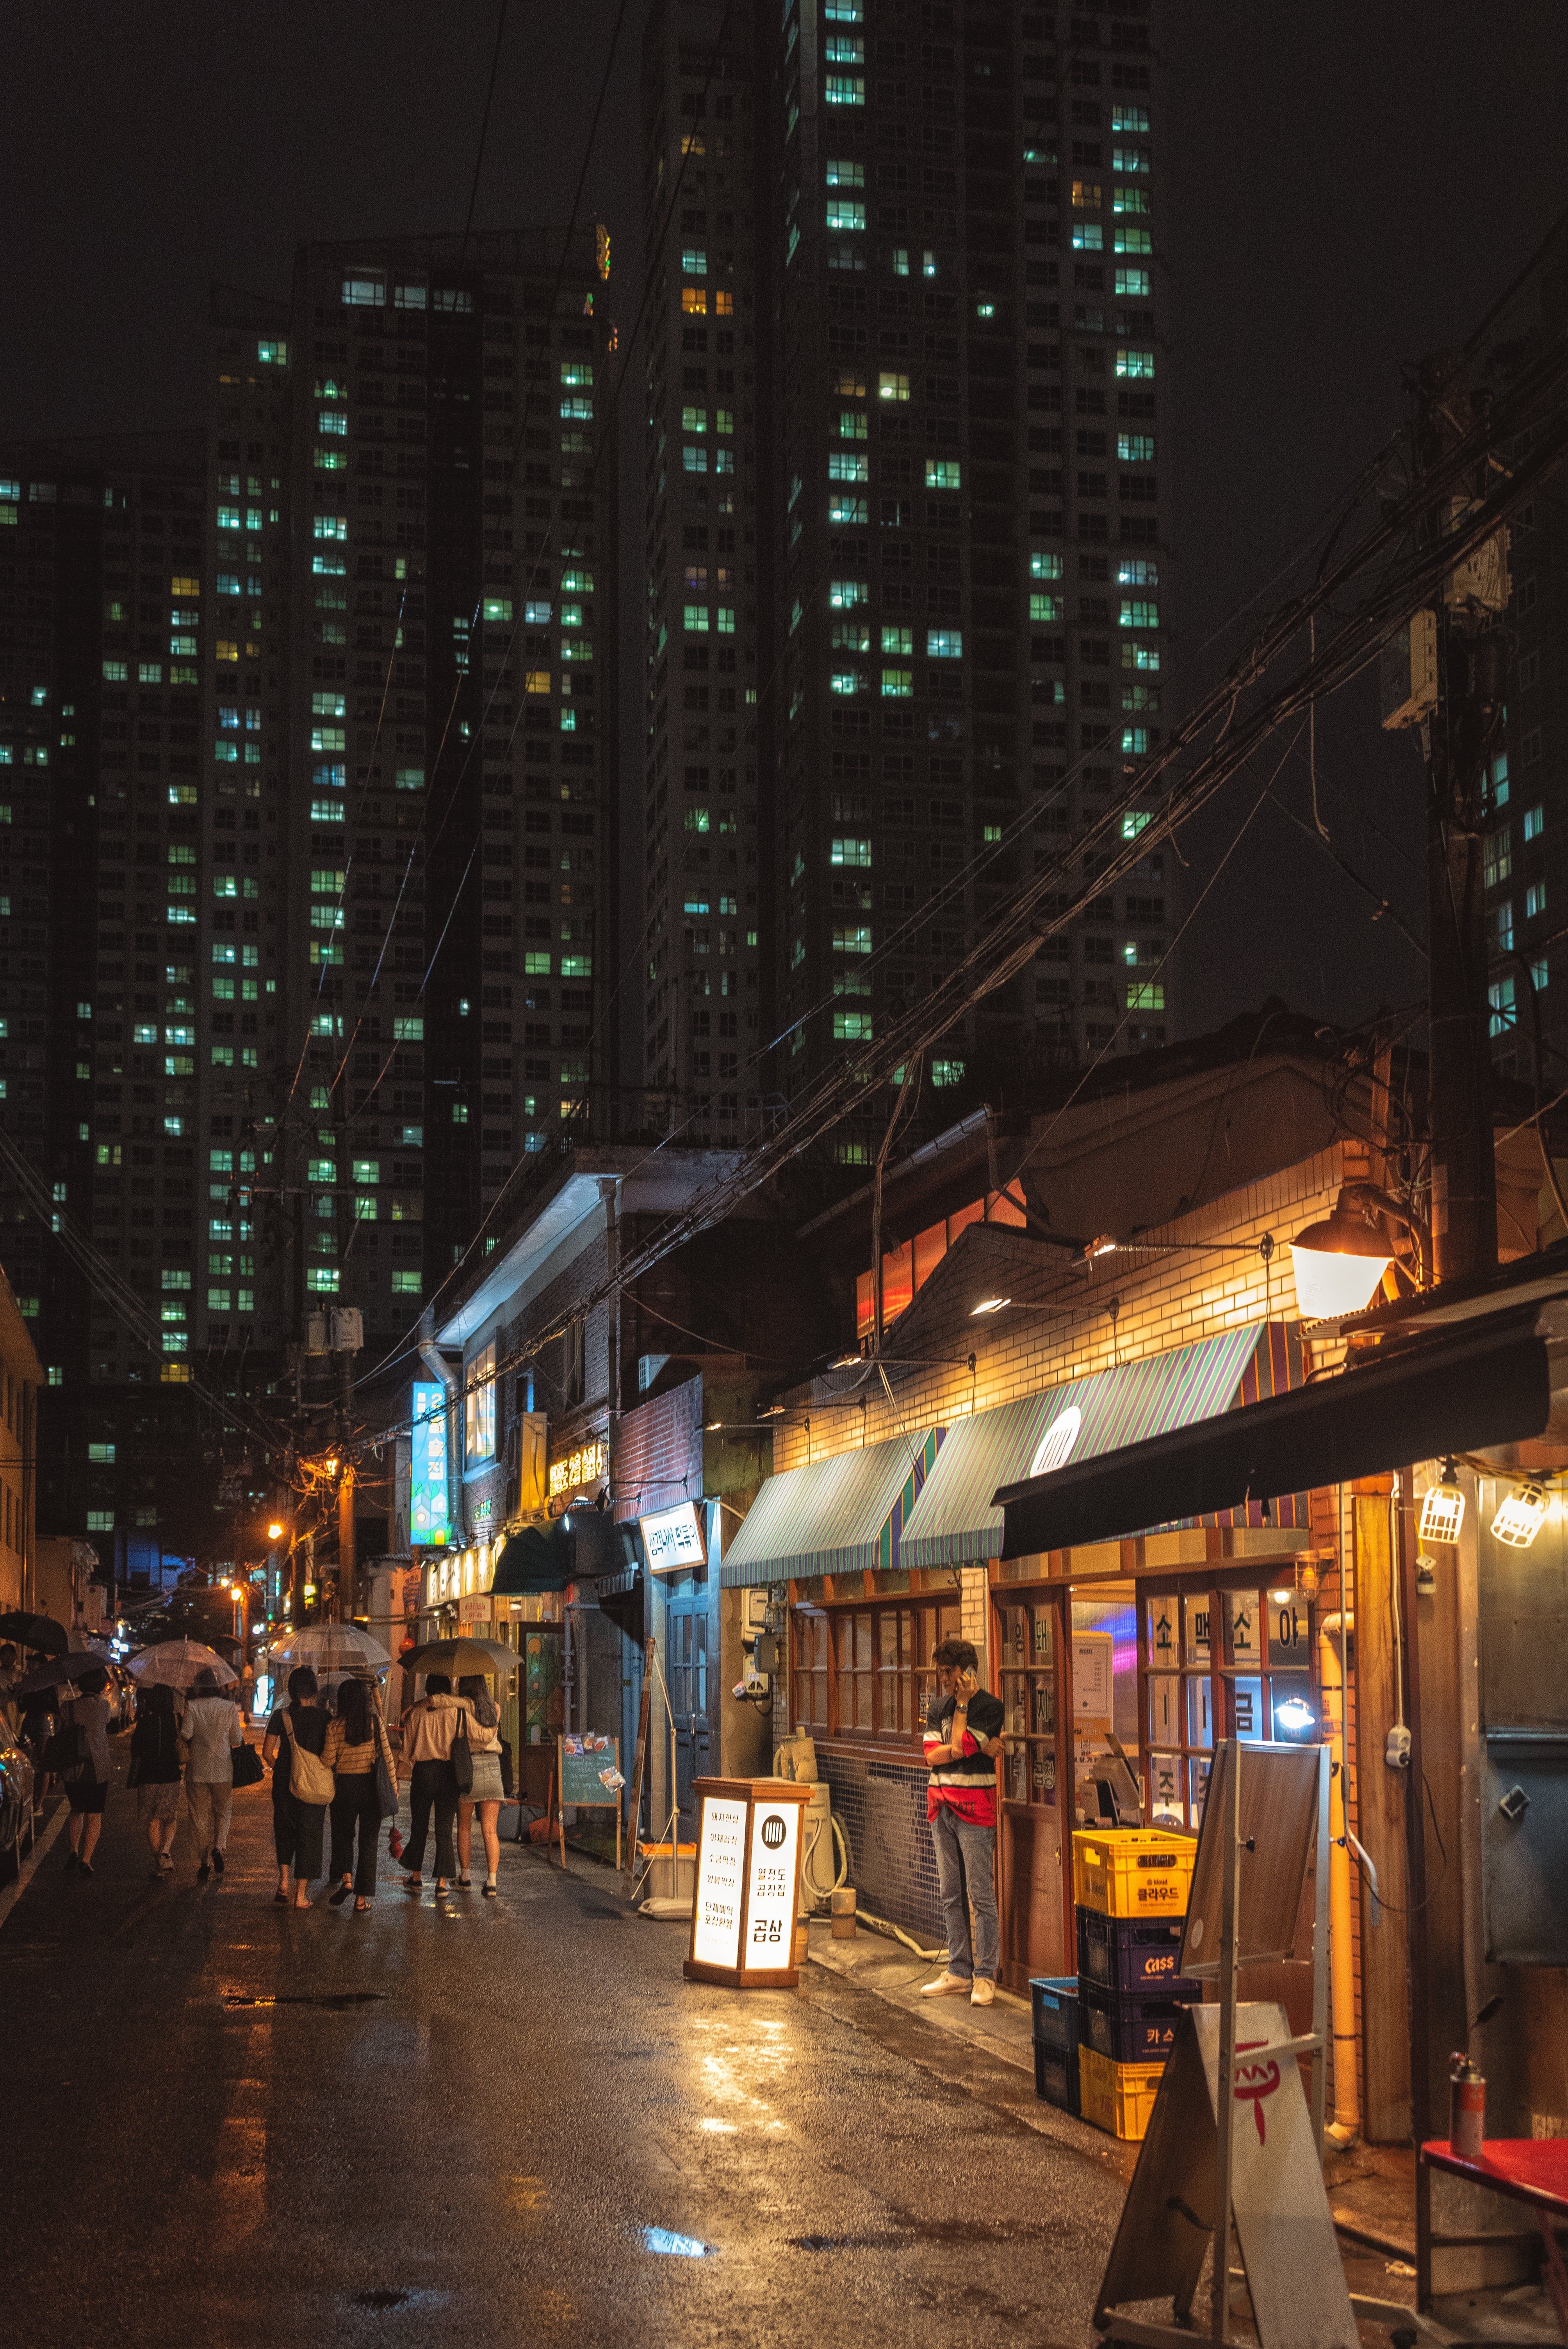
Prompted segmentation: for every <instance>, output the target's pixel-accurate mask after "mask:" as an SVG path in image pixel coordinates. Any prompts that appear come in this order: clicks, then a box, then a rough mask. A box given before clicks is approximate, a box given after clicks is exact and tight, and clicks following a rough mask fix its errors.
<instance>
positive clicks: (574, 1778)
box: [560, 1730, 621, 1811]
mask: <svg viewBox="0 0 1568 2349" xmlns="http://www.w3.org/2000/svg"><path fill="white" fill-rule="evenodd" d="M605 1772H608V1774H609V1780H610V1783H609V1785H605V1783H604V1773H605ZM560 1799H561V1800H562V1802H563V1803H577V1804H584V1805H602V1806H604V1807H605V1808H607V1809H608V1808H613V1809H614V1810H617V1811H618V1810H619V1809H620V1807H621V1742H620V1740H619V1738H616V1737H601V1736H598V1735H597V1734H596V1733H594V1732H593V1730H583V1731H582V1732H573V1733H572V1734H570V1735H568V1736H564V1737H562V1740H561V1796H560Z"/></svg>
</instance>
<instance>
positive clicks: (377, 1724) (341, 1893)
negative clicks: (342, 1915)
mask: <svg viewBox="0 0 1568 2349" xmlns="http://www.w3.org/2000/svg"><path fill="white" fill-rule="evenodd" d="M321 1758H322V1760H323V1761H324V1762H325V1764H326V1766H327V1768H328V1769H329V1770H330V1771H331V1772H332V1774H333V1778H334V1781H335V1785H334V1790H333V1796H332V1873H333V1875H334V1876H335V1877H336V1878H337V1879H338V1881H337V1887H336V1889H335V1891H334V1892H332V1893H331V1894H330V1895H329V1898H330V1900H331V1903H332V1906H333V1907H334V1908H335V1909H340V1908H341V1907H342V1906H343V1903H344V1902H345V1901H346V1899H347V1898H348V1896H349V1894H350V1893H351V1892H352V1893H353V1894H354V1896H355V1899H354V1907H355V1911H356V1914H360V1913H362V1912H363V1911H364V1910H365V1909H367V1908H368V1907H369V1906H370V1903H371V1901H372V1900H374V1899H375V1898H376V1860H377V1845H378V1844H379V1842H380V1839H381V1801H380V1795H379V1793H378V1791H377V1783H376V1764H377V1762H378V1761H381V1762H385V1763H386V1764H387V1769H388V1771H389V1772H390V1773H391V1775H392V1780H393V1783H394V1785H396V1783H397V1763H396V1762H395V1761H394V1759H393V1755H392V1742H391V1740H390V1738H389V1737H388V1736H387V1730H386V1725H385V1723H383V1721H382V1719H381V1713H380V1708H379V1706H378V1705H377V1702H376V1691H375V1689H374V1688H373V1687H372V1686H371V1684H370V1682H368V1681H359V1680H354V1681H345V1682H344V1683H343V1686H342V1687H341V1688H340V1689H339V1690H338V1692H337V1717H336V1719H335V1721H331V1722H329V1723H327V1730H326V1744H325V1746H324V1747H323V1748H322V1756H321ZM356 1834H357V1836H358V1839H359V1850H358V1857H357V1860H356V1856H355V1837H356Z"/></svg>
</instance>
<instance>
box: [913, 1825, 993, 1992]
mask: <svg viewBox="0 0 1568 2349" xmlns="http://www.w3.org/2000/svg"><path fill="white" fill-rule="evenodd" d="M931 1840H932V1843H933V1844H934V1847H935V1850H936V1887H937V1890H938V1891H939V1892H940V1893H941V1895H942V1913H943V1915H944V1918H945V1919H946V1920H947V1971H948V1972H949V1973H950V1974H957V1975H959V1976H960V1977H961V1978H962V1979H963V1980H964V1981H965V1982H968V1981H970V1980H971V1979H972V1978H973V1977H974V1976H975V1974H978V1975H979V1976H980V1978H981V1980H982V1981H983V1982H995V1979H996V1969H997V1966H998V1965H999V1963H1000V1961H1001V1955H1002V1929H1001V1926H1000V1924H999V1922H998V1920H997V1916H996V1883H995V1875H994V1873H993V1869H992V1855H993V1853H994V1851H995V1845H996V1830H995V1827H977V1826H970V1825H969V1824H968V1822H967V1821H966V1820H964V1819H960V1818H957V1817H955V1816H954V1814H953V1812H952V1811H951V1810H950V1809H949V1808H948V1806H947V1805H946V1804H945V1803H943V1804H941V1805H940V1806H938V1809H937V1813H936V1816H935V1817H934V1819H933V1820H932V1822H931ZM971 1908H973V1909H974V1911H975V1949H974V1952H973V1954H971V1951H970V1948H969V1910H970V1909H971Z"/></svg>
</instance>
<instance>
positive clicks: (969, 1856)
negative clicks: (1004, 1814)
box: [920, 1640, 1005, 2006]
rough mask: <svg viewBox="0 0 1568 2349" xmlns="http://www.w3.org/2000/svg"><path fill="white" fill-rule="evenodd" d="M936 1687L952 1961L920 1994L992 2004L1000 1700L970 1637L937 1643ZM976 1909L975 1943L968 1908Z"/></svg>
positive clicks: (930, 1761) (932, 1789)
mask: <svg viewBox="0 0 1568 2349" xmlns="http://www.w3.org/2000/svg"><path fill="white" fill-rule="evenodd" d="M931 1661H932V1662H933V1663H934V1665H935V1667H936V1694H935V1696H934V1698H933V1700H932V1702H931V1707H930V1710H929V1713H928V1714H927V1719H926V1730H925V1766H926V1769H927V1771H928V1772H929V1773H930V1777H929V1781H928V1784H927V1787H926V1796H925V1816H926V1818H927V1820H928V1821H929V1823H930V1826H931V1840H932V1843H933V1846H934V1848H935V1852H936V1887H937V1890H938V1892H939V1893H940V1894H941V1896H942V1911H943V1915H944V1917H945V1918H946V1920H947V1963H946V1966H945V1967H944V1970H943V1971H942V1972H941V1973H940V1974H939V1975H938V1976H937V1978H936V1980H935V1981H934V1982H926V1983H925V1984H924V1986H923V1989H922V1991H921V1993H920V1994H921V1996H922V1998H960V1997H967V1999H968V2001H969V2003H970V2004H971V2006H989V2005H990V2004H991V2002H992V2000H993V1999H994V1998H995V1995H996V1970H997V1967H998V1965H999V1963H1000V1961H1001V1954H1002V1935H1001V1927H1000V1924H999V1922H998V1920H997V1916H996V1879H995V1850H996V1756H997V1755H998V1754H1000V1753H1001V1751H1002V1735H1001V1731H1002V1723H1003V1719H1004V1717H1005V1716H1004V1713H1003V1710H1002V1700H1001V1698H1000V1697H997V1696H993V1695H992V1694H991V1693H990V1692H989V1690H987V1689H983V1688H982V1687H981V1686H980V1659H979V1656H978V1655H977V1654H976V1653H975V1649H974V1647H973V1646H972V1645H971V1643H970V1642H969V1640H942V1641H941V1642H940V1644H939V1645H938V1646H937V1647H936V1648H935V1649H934V1651H932V1659H931ZM971 1909H973V1910H974V1912H975V1940H974V1946H973V1948H971V1946H970V1939H969V1912H970V1910H971Z"/></svg>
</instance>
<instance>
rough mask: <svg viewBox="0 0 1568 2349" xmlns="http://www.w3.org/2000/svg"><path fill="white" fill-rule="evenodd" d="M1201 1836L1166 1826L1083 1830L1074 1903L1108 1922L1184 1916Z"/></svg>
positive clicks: (1077, 1840) (1076, 1842) (1077, 1841)
mask: <svg viewBox="0 0 1568 2349" xmlns="http://www.w3.org/2000/svg"><path fill="white" fill-rule="evenodd" d="M1197 1855H1198V1840H1197V1837H1195V1836H1185V1835H1170V1834H1167V1833H1166V1831H1165V1830H1164V1829H1163V1828H1161V1827H1103V1828H1095V1827H1079V1828H1078V1830H1077V1832H1076V1833H1075V1834H1074V1837H1073V1899H1075V1900H1076V1901H1078V1903H1079V1905H1080V1906H1081V1907H1082V1908H1085V1909H1098V1910H1099V1914H1100V1915H1101V1916H1102V1917H1184V1916H1185V1915H1186V1913H1187V1896H1188V1894H1189V1893H1190V1892H1191V1889H1192V1862H1193V1860H1194V1859H1195V1858H1196V1857H1197Z"/></svg>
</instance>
